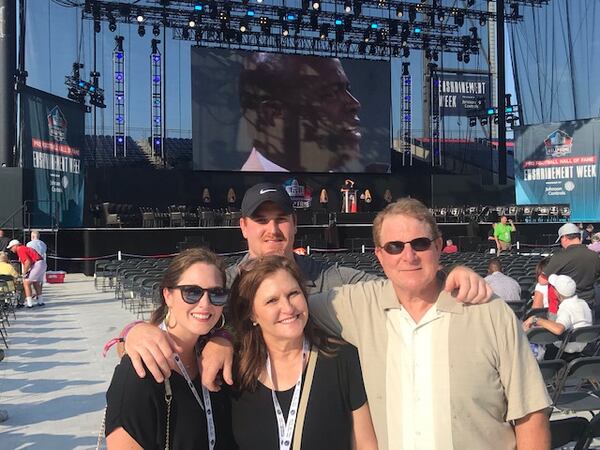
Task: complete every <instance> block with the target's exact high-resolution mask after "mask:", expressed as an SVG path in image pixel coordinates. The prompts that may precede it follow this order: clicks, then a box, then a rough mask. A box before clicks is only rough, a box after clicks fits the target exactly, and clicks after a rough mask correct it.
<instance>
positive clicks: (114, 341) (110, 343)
mask: <svg viewBox="0 0 600 450" xmlns="http://www.w3.org/2000/svg"><path fill="white" fill-rule="evenodd" d="M140 323H144V321H143V320H136V321H135V322H131V323H129V324H127V325H126V326H125V328H123V331H121V333H120V334H119V336H118V337H116V338H112V339H111V340H109V341H108V342H107V343H106V344H104V349H103V350H102V356H103V357H106V354H107V353H108V351H109V350H110V349H111V347H113V346H114V345H116V344H119V343H123V342H125V338H126V337H127V335H128V334H129V332H130V331H131V329H132V328H133V327H135V326H136V325H138V324H140Z"/></svg>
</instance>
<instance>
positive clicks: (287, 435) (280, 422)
mask: <svg viewBox="0 0 600 450" xmlns="http://www.w3.org/2000/svg"><path fill="white" fill-rule="evenodd" d="M308 351H309V347H308V341H307V340H306V339H304V342H303V344H302V367H301V370H300V376H299V377H298V381H296V386H295V387H294V394H293V395H292V403H291V404H290V410H289V412H288V417H287V421H286V420H284V418H283V411H282V410H281V406H280V405H279V400H278V399H277V395H276V394H275V384H274V383H273V377H272V371H271V358H270V357H269V356H268V355H267V364H266V365H267V374H268V376H269V381H270V382H271V386H273V389H272V390H271V398H272V399H273V407H274V408H275V416H276V417H277V429H278V432H279V450H289V448H290V447H291V445H292V437H293V435H294V426H295V424H296V415H297V413H298V404H299V403H300V392H301V391H302V373H303V372H304V361H306V358H307V356H308Z"/></svg>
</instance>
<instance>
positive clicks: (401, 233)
mask: <svg viewBox="0 0 600 450" xmlns="http://www.w3.org/2000/svg"><path fill="white" fill-rule="evenodd" d="M440 236H441V234H440V232H439V230H438V228H437V225H436V223H435V219H434V218H433V216H432V215H431V214H430V213H429V211H428V210H427V208H426V207H425V206H424V205H423V204H422V203H420V202H419V201H417V200H414V199H403V200H400V201H398V202H396V203H393V204H391V205H389V206H388V207H387V208H386V209H385V210H384V211H382V212H380V213H379V214H378V216H377V218H376V219H375V222H374V223H373V237H374V242H375V246H376V249H375V253H376V255H377V258H378V259H379V262H380V263H381V265H382V267H383V270H384V271H385V274H386V275H387V277H388V279H387V280H375V281H367V282H361V283H357V284H355V285H352V286H342V287H340V288H336V289H334V290H333V291H331V292H330V293H327V294H320V295H317V296H313V297H311V299H310V308H311V310H310V312H311V317H313V318H314V319H315V320H316V321H317V323H319V324H320V325H321V326H323V327H324V328H326V329H327V330H328V331H329V332H331V333H333V334H336V335H338V336H341V337H342V338H344V339H345V340H347V341H348V342H350V343H351V344H353V345H355V346H356V347H357V348H358V350H359V354H360V359H361V366H362V370H363V377H364V381H365V387H366V390H367V396H368V400H369V406H370V408H371V414H372V418H373V423H374V426H375V431H376V433H377V440H378V445H379V448H380V449H381V450H386V449H390V450H398V449H402V450H416V449H421V448H422V449H427V450H439V449H460V450H464V449H473V450H481V449H495V450H496V449H497V450H504V449H506V450H508V449H515V448H516V449H518V450H533V449H536V450H537V449H539V450H547V449H549V448H550V432H549V425H548V412H549V411H548V409H547V408H548V407H549V405H550V399H549V397H548V394H547V392H546V388H545V385H544V382H543V380H542V377H541V374H540V371H539V368H538V366H537V363H536V361H535V359H534V358H533V355H532V352H531V351H530V349H529V344H528V341H527V339H526V337H525V335H524V334H523V332H522V330H521V326H520V325H519V324H518V321H517V319H516V317H515V315H514V314H513V312H512V311H511V310H510V308H509V307H508V306H507V305H506V303H505V302H504V301H502V300H501V299H499V298H494V299H492V301H491V302H489V303H487V304H482V305H464V304H459V303H457V302H456V301H454V299H453V298H452V296H451V295H449V294H448V293H446V292H444V291H443V287H442V285H441V283H440V281H439V280H438V279H437V277H436V273H437V270H438V267H439V257H440V252H441V248H442V239H441V237H440Z"/></svg>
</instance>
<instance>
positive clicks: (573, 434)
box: [550, 417, 589, 448]
mask: <svg viewBox="0 0 600 450" xmlns="http://www.w3.org/2000/svg"><path fill="white" fill-rule="evenodd" d="M588 426H589V422H588V421H587V419H586V418H584V417H569V418H567V419H559V420H551V421H550V434H551V436H552V444H551V446H550V448H561V447H563V446H565V445H567V444H568V443H569V442H579V441H580V440H581V438H582V437H583V436H584V435H585V432H586V430H587V428H588Z"/></svg>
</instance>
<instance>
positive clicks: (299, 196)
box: [283, 178, 312, 209]
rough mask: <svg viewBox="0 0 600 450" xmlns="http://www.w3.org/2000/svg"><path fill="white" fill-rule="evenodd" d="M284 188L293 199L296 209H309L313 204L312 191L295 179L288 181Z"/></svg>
mask: <svg viewBox="0 0 600 450" xmlns="http://www.w3.org/2000/svg"><path fill="white" fill-rule="evenodd" d="M283 187H284V188H285V190H286V191H287V193H288V195H289V196H290V198H291V199H292V203H293V204H294V208H296V209H307V208H310V205H311V203H312V189H311V188H309V187H308V186H303V185H301V184H300V183H299V182H298V180H296V179H295V178H290V179H289V180H287V181H286V182H285V183H284V184H283Z"/></svg>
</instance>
